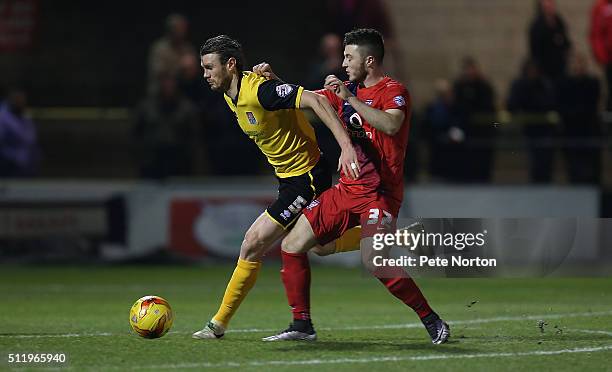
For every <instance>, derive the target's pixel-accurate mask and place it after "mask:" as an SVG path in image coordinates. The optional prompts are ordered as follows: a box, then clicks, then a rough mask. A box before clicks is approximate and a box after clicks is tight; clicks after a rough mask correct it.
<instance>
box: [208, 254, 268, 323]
mask: <svg viewBox="0 0 612 372" xmlns="http://www.w3.org/2000/svg"><path fill="white" fill-rule="evenodd" d="M260 267H261V262H251V261H245V260H243V259H240V258H239V259H238V264H236V269H235V270H234V273H233V274H232V278H231V279H230V281H229V283H227V288H226V289H225V294H224V295H223V301H222V302H221V306H219V311H217V313H216V314H215V316H214V317H213V320H214V321H215V322H217V323H220V324H221V325H222V326H223V327H227V325H228V324H229V321H230V319H232V316H233V315H234V313H236V311H237V310H238V307H239V306H240V303H242V300H244V299H245V298H246V296H247V294H249V291H250V290H251V288H253V285H255V282H256V281H257V274H258V273H259V268H260Z"/></svg>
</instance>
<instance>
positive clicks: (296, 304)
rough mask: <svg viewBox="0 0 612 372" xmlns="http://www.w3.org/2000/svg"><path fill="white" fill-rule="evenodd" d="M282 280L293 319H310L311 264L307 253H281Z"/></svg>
mask: <svg viewBox="0 0 612 372" xmlns="http://www.w3.org/2000/svg"><path fill="white" fill-rule="evenodd" d="M281 258H282V261H283V268H282V269H281V278H282V280H283V284H284V285H285V293H286V294H287V300H288V301H289V306H291V312H292V313H293V319H300V320H309V319H310V263H309V261H308V254H307V253H287V252H284V251H281Z"/></svg>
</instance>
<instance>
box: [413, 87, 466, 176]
mask: <svg viewBox="0 0 612 372" xmlns="http://www.w3.org/2000/svg"><path fill="white" fill-rule="evenodd" d="M435 90H436V97H435V98H434V100H433V102H431V103H430V104H429V105H427V108H426V109H425V114H424V117H423V124H424V125H423V126H424V131H425V133H426V136H427V139H428V142H429V173H430V174H431V176H432V177H433V178H434V179H435V180H437V179H439V180H448V181H456V180H461V179H462V177H463V174H462V172H463V171H464V168H465V167H466V166H468V165H467V164H465V163H464V161H463V159H462V157H464V154H465V151H466V149H465V141H464V140H465V134H464V132H463V129H460V128H458V127H457V125H458V120H457V113H456V110H455V104H454V98H453V91H452V89H451V85H450V83H449V81H448V80H444V79H441V80H438V81H436V86H435Z"/></svg>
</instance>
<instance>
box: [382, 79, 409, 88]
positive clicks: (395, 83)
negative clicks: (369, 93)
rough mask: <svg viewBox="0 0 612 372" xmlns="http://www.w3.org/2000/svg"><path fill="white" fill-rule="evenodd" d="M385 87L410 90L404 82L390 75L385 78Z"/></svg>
mask: <svg viewBox="0 0 612 372" xmlns="http://www.w3.org/2000/svg"><path fill="white" fill-rule="evenodd" d="M384 87H385V88H386V89H394V90H403V91H406V92H408V89H407V88H406V86H405V85H404V84H402V83H401V82H399V81H397V80H395V79H393V78H391V77H388V76H387V77H386V78H385V81H384Z"/></svg>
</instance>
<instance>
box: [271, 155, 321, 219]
mask: <svg viewBox="0 0 612 372" xmlns="http://www.w3.org/2000/svg"><path fill="white" fill-rule="evenodd" d="M277 179H278V198H277V199H276V200H275V201H274V202H273V203H272V204H270V205H269V206H268V208H267V209H266V214H267V215H268V217H270V218H271V219H272V220H273V221H275V222H276V223H278V224H279V225H280V226H282V228H283V229H289V228H290V227H291V226H293V224H294V223H295V221H297V219H298V217H300V214H302V209H303V208H306V206H307V205H308V204H310V202H311V201H313V200H314V199H315V198H316V197H317V196H319V195H321V193H322V192H323V191H325V190H327V189H329V188H330V187H331V182H332V176H331V172H330V170H329V166H328V165H327V161H326V160H325V159H324V158H323V157H321V158H320V159H319V162H318V163H317V165H315V166H314V168H312V169H311V170H310V171H308V172H306V173H304V174H302V175H299V176H294V177H287V178H279V177H277Z"/></svg>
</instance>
